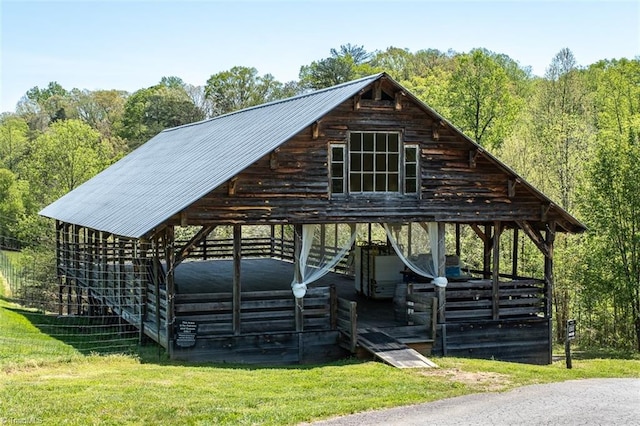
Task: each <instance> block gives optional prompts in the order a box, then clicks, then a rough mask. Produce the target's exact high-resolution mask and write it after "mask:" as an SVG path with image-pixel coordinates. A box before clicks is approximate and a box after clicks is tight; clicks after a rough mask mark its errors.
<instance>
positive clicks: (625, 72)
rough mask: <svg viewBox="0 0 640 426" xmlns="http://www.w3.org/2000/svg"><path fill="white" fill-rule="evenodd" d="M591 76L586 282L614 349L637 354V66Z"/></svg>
mask: <svg viewBox="0 0 640 426" xmlns="http://www.w3.org/2000/svg"><path fill="white" fill-rule="evenodd" d="M590 72H591V73H592V74H593V75H594V78H593V85H594V87H595V93H596V108H597V113H596V121H597V129H598V131H597V140H596V144H595V145H596V147H595V150H594V153H593V157H592V161H591V162H590V165H589V170H588V178H587V185H586V186H585V190H584V193H583V197H582V205H583V209H584V211H585V212H586V216H587V221H588V225H589V227H590V235H589V237H590V243H591V248H592V250H593V253H592V256H593V259H594V260H595V261H593V262H590V265H589V266H590V269H591V271H592V273H591V274H590V276H589V278H591V279H592V280H593V282H592V283H591V284H592V285H595V286H597V288H598V290H599V292H600V294H599V295H598V297H599V298H600V299H601V300H605V301H607V302H608V303H605V305H604V306H603V307H602V308H601V309H605V310H606V312H607V315H608V316H612V315H613V317H614V318H613V321H615V323H616V327H617V328H614V329H613V330H614V333H615V335H616V336H615V337H617V338H618V339H619V340H618V342H617V343H618V344H620V341H622V342H623V344H624V342H634V343H635V347H636V349H637V350H638V351H640V180H639V179H638V176H640V60H637V59H636V60H631V61H630V60H626V59H624V60H620V61H611V62H604V61H603V62H600V63H599V64H596V65H595V66H593V67H592V68H591V70H590Z"/></svg>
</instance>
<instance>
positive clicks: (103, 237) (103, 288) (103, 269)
mask: <svg viewBox="0 0 640 426" xmlns="http://www.w3.org/2000/svg"><path fill="white" fill-rule="evenodd" d="M108 238H109V237H108V234H107V233H106V232H102V231H101V232H100V285H99V289H98V294H99V295H100V296H102V300H101V304H102V306H101V307H100V310H103V309H104V304H105V300H106V298H107V295H108V294H107V285H108V283H107V279H108V278H109V272H108V268H109V264H108V260H107V254H108V253H107V239H108Z"/></svg>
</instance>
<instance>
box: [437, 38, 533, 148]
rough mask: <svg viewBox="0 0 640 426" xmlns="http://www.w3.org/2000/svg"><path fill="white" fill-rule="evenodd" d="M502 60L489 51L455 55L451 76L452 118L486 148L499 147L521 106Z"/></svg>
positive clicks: (450, 109) (450, 104)
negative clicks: (454, 64)
mask: <svg viewBox="0 0 640 426" xmlns="http://www.w3.org/2000/svg"><path fill="white" fill-rule="evenodd" d="M501 61H502V60H497V59H496V55H495V54H494V53H492V52H489V51H487V50H484V49H474V50H472V51H471V52H469V53H467V54H462V55H459V56H457V57H456V69H455V71H454V72H453V74H452V76H451V85H450V93H451V96H450V97H449V105H448V107H449V111H450V113H451V121H452V122H453V123H455V124H456V125H457V126H458V127H459V128H460V129H461V130H462V131H463V132H465V133H467V134H468V135H469V136H470V137H471V138H472V139H474V140H475V141H476V142H478V143H479V144H482V145H485V146H486V147H488V148H498V147H500V145H501V144H502V142H503V140H504V138H505V137H506V136H507V135H508V133H509V129H510V126H511V125H512V124H513V123H514V121H515V119H516V118H517V116H518V114H519V111H520V106H521V102H520V100H519V99H517V97H516V96H515V95H514V87H513V84H512V81H510V79H509V75H508V74H507V72H506V71H505V69H504V68H503V67H502V65H501Z"/></svg>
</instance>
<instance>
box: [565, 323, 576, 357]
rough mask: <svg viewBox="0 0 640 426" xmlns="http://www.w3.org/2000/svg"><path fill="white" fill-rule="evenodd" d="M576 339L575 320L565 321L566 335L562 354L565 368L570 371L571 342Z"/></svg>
mask: <svg viewBox="0 0 640 426" xmlns="http://www.w3.org/2000/svg"><path fill="white" fill-rule="evenodd" d="M575 338H576V320H574V319H570V320H567V333H566V336H565V340H564V354H565V359H566V361H567V368H568V369H571V367H572V366H571V341H572V340H573V339H575Z"/></svg>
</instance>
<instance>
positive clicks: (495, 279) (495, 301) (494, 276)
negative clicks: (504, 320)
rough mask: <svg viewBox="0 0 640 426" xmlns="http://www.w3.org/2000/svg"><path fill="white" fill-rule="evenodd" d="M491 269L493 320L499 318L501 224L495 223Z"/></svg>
mask: <svg viewBox="0 0 640 426" xmlns="http://www.w3.org/2000/svg"><path fill="white" fill-rule="evenodd" d="M493 227H494V230H493V268H492V271H491V300H492V313H493V319H494V320H497V319H499V318H500V234H501V233H502V229H501V228H502V224H501V223H500V222H499V221H496V222H495V223H494V225H493Z"/></svg>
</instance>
